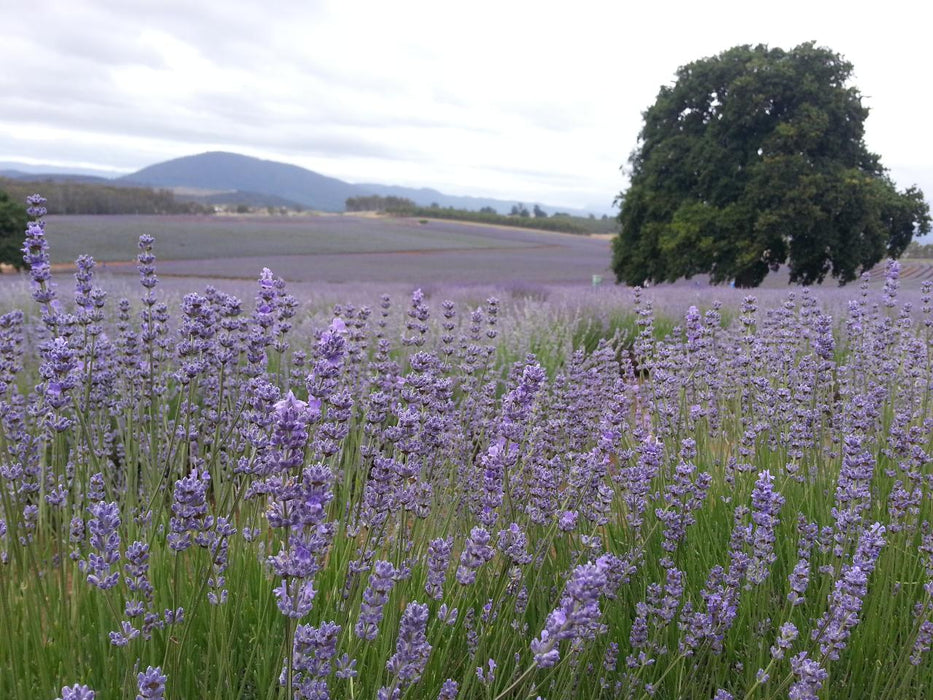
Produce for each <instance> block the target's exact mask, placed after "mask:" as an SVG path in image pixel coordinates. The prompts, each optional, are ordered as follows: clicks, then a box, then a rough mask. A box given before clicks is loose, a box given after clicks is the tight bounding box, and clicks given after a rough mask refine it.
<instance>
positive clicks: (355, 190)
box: [120, 151, 589, 216]
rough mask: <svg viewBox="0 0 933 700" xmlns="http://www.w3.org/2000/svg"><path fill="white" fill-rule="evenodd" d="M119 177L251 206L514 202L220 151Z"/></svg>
mask: <svg viewBox="0 0 933 700" xmlns="http://www.w3.org/2000/svg"><path fill="white" fill-rule="evenodd" d="M120 180H122V181H123V182H127V183H135V184H144V185H149V186H151V187H168V188H172V189H175V190H178V189H179V188H197V189H201V190H212V191H213V192H214V194H211V195H207V196H203V197H199V196H192V195H190V194H188V193H179V194H181V195H182V198H184V199H188V200H192V201H198V202H201V203H212V204H221V203H222V204H235V203H241V202H248V203H249V204H251V205H253V206H287V204H284V202H294V203H297V204H299V205H301V206H303V207H306V208H308V209H319V210H321V211H343V210H344V203H345V202H346V200H347V199H348V198H350V197H359V196H361V195H371V194H378V195H382V196H384V197H387V196H395V197H405V198H406V199H410V200H412V201H413V202H414V203H415V204H417V205H418V206H422V207H429V206H431V205H432V204H437V205H438V206H441V207H454V208H455V209H471V210H479V209H481V208H483V207H492V208H493V209H495V210H496V211H498V212H499V213H502V214H507V213H508V212H509V210H510V209H511V208H512V206H513V205H514V204H515V203H516V201H515V200H503V199H491V198H484V197H464V196H457V195H448V194H444V193H443V192H439V191H437V190H434V189H429V188H414V187H402V186H399V185H379V184H373V183H365V184H352V183H349V182H344V181H343V180H338V179H337V178H333V177H327V176H325V175H321V174H319V173H316V172H314V171H312V170H307V169H305V168H301V167H298V166H297V165H289V164H287V163H280V162H277V161H272V160H262V159H259V158H252V157H250V156H244V155H239V154H237V153H226V152H223V151H213V152H209V153H201V154H199V155H195V156H185V157H184V158H176V159H174V160H169V161H165V162H164V163H157V164H155V165H150V166H149V167H148V168H143V169H142V170H140V171H138V172H135V173H132V174H130V175H125V176H123V177H122V178H120ZM262 195H269V199H268V200H265V199H263V197H262ZM534 204H536V202H525V205H526V206H527V207H528V208H531V207H532V206H534ZM540 206H541V208H542V209H544V210H545V211H546V212H547V213H548V214H552V213H554V212H556V211H563V212H566V213H568V214H574V215H579V216H586V215H587V214H588V213H589V212H586V211H583V210H580V209H568V208H566V207H548V206H546V205H544V204H541V205H540Z"/></svg>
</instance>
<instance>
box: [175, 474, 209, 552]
mask: <svg viewBox="0 0 933 700" xmlns="http://www.w3.org/2000/svg"><path fill="white" fill-rule="evenodd" d="M210 480H211V475H210V474H208V473H207V471H203V472H202V473H200V474H199V473H198V470H197V469H192V470H191V473H190V474H189V475H188V476H186V477H183V478H181V479H179V480H177V481H176V482H175V488H174V490H173V492H172V518H171V520H170V521H169V528H170V530H171V532H170V534H169V536H168V538H167V539H168V544H169V547H171V548H172V549H173V550H174V551H176V552H181V551H183V550H185V549H188V547H190V546H191V533H192V532H194V533H199V532H200V531H201V530H203V529H205V527H208V526H209V525H208V523H207V519H206V517H205V516H206V515H207V485H208V484H209V483H210Z"/></svg>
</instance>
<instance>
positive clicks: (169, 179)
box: [119, 151, 361, 211]
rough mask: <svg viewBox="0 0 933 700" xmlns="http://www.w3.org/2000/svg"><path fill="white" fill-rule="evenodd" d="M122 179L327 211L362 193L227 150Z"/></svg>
mask: <svg viewBox="0 0 933 700" xmlns="http://www.w3.org/2000/svg"><path fill="white" fill-rule="evenodd" d="M119 179H120V180H121V181H122V182H126V183H133V184H138V185H148V186H150V187H166V188H195V189H200V190H207V191H209V192H211V193H213V194H219V193H229V192H248V193H252V194H254V195H255V194H260V195H263V194H264V195H270V198H271V197H274V198H276V201H277V202H280V201H282V200H287V201H291V202H296V203H297V204H300V205H302V206H304V207H307V208H309V209H320V210H322V211H343V209H344V203H345V202H346V200H347V198H348V197H355V196H357V195H359V194H361V190H358V189H357V188H356V186H354V185H351V184H349V183H346V182H344V181H342V180H338V179H336V178H333V177H326V176H324V175H319V174H318V173H315V172H312V171H311V170H305V169H304V168H299V167H298V166H297V165H288V164H287V163H278V162H275V161H271V160H260V159H259V158H251V157H249V156H243V155H239V154H237V153H225V152H222V151H214V152H210V153H202V154H200V155H196V156H185V157H184V158H176V159H174V160H168V161H165V162H164V163H156V164H155V165H150V166H149V167H148V168H143V169H142V170H139V171H138V172H135V173H131V174H130V175H124V176H123V177H122V178H119ZM250 199H254V198H253V197H251V198H250ZM270 204H271V203H270ZM273 206H275V205H273Z"/></svg>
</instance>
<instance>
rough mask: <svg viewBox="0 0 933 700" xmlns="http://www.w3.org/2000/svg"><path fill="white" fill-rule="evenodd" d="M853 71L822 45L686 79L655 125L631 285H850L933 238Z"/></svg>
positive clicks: (618, 254)
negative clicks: (917, 238) (895, 176)
mask: <svg viewBox="0 0 933 700" xmlns="http://www.w3.org/2000/svg"><path fill="white" fill-rule="evenodd" d="M851 73H852V65H851V64H850V63H848V62H847V61H845V60H844V59H843V58H842V57H841V56H839V55H838V54H835V53H833V52H832V51H830V50H829V49H826V48H821V47H817V46H815V45H814V44H813V43H806V44H801V45H800V46H798V47H796V48H795V49H793V50H792V51H783V50H781V49H776V48H775V49H771V48H768V47H767V46H755V47H751V46H738V47H736V48H733V49H730V50H728V51H726V52H724V53H721V54H719V55H718V56H714V57H712V58H706V59H703V60H700V61H696V62H694V63H691V64H689V65H686V66H684V67H682V68H680V69H679V70H678V71H677V81H676V83H675V84H674V85H672V86H665V87H662V88H661V91H660V93H659V94H658V98H657V101H656V102H655V104H654V105H653V106H651V107H650V108H649V109H648V110H647V111H646V112H645V113H644V127H643V128H642V131H641V134H640V136H639V143H638V146H637V148H636V149H635V151H634V152H633V153H632V155H631V158H630V163H631V169H630V174H631V184H630V187H629V189H628V190H627V191H626V192H624V193H623V194H622V195H620V201H621V203H622V204H621V210H620V213H619V221H620V224H621V231H620V233H619V235H618V236H617V237H616V238H615V240H614V241H613V269H614V271H615V273H616V277H617V279H618V280H619V281H620V282H626V283H628V284H643V283H645V282H647V281H656V282H660V281H673V280H676V279H678V278H681V277H690V276H692V275H694V274H699V273H709V274H710V276H711V279H712V281H713V282H716V283H719V282H725V281H728V280H734V281H735V284H736V285H737V286H742V287H749V286H756V285H758V284H760V283H761V281H762V280H763V279H764V277H765V276H766V275H767V273H768V271H769V270H776V269H777V268H778V267H779V266H780V265H782V264H784V263H785V262H786V263H787V264H788V266H789V269H790V279H791V281H792V282H800V283H803V284H812V283H815V282H820V281H822V280H823V279H824V278H825V277H826V275H827V274H829V275H832V276H833V277H836V278H838V279H839V281H840V282H847V281H850V280H852V279H855V277H856V276H857V275H858V274H859V272H860V271H862V270H866V269H868V268H870V267H872V266H873V265H874V264H875V263H877V262H878V261H880V260H881V259H882V258H883V257H885V256H891V257H898V256H899V255H900V254H901V253H903V252H904V250H905V249H906V248H907V245H908V244H909V243H910V241H911V239H912V238H913V236H914V235H916V234H918V233H927V232H928V231H929V230H930V216H929V207H928V205H927V203H926V202H925V201H924V198H923V193H922V192H921V191H920V190H918V189H917V188H916V187H910V188H908V189H907V190H906V191H904V192H898V191H897V189H896V188H895V186H894V183H893V182H892V181H891V179H890V177H889V176H888V175H887V173H886V171H885V169H884V168H883V167H882V165H881V162H880V159H879V157H878V156H877V155H875V154H873V153H870V152H869V151H868V149H867V148H866V146H865V143H864V140H863V136H864V122H865V118H866V117H867V116H868V108H867V107H865V106H864V105H863V104H862V99H861V96H860V94H859V92H858V90H857V89H856V88H854V87H851V86H849V85H848V84H847V83H848V80H849V77H850V75H851Z"/></svg>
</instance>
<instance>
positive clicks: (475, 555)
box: [457, 527, 495, 586]
mask: <svg viewBox="0 0 933 700" xmlns="http://www.w3.org/2000/svg"><path fill="white" fill-rule="evenodd" d="M489 539H490V537H489V533H488V532H486V530H484V529H483V528H481V527H474V528H473V529H472V530H471V531H470V536H469V538H467V542H466V546H465V547H464V549H463V552H462V553H461V554H460V566H458V567H457V582H458V583H460V584H461V585H464V586H469V585H470V584H471V583H473V582H474V581H475V580H476V572H477V571H478V570H479V567H481V566H482V565H483V564H485V563H486V562H488V561H489V560H490V559H492V558H493V556H494V555H495V550H494V549H493V548H492V547H490V546H489Z"/></svg>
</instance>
